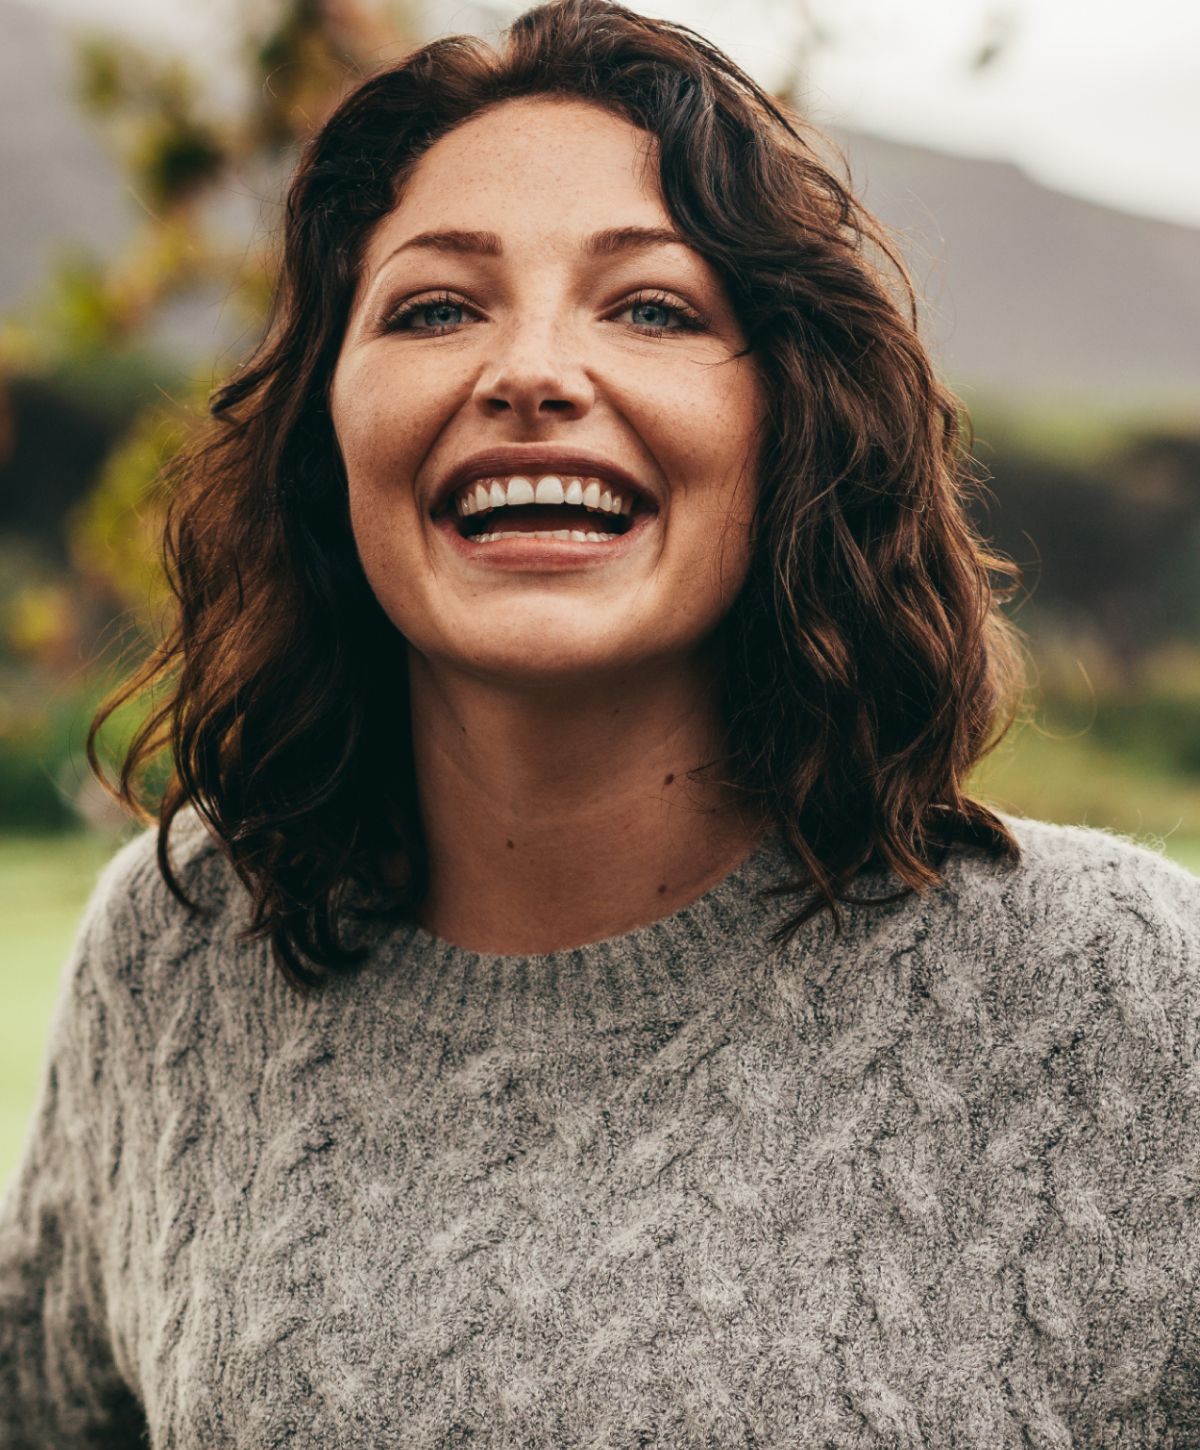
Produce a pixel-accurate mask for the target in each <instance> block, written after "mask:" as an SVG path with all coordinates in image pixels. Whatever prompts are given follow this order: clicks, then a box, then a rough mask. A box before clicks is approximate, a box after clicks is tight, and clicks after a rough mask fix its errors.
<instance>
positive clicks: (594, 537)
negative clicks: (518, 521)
mask: <svg viewBox="0 0 1200 1450" xmlns="http://www.w3.org/2000/svg"><path fill="white" fill-rule="evenodd" d="M468 537H469V538H470V539H471V541H472V543H475V544H490V543H493V542H494V541H495V540H496V539H512V538H516V537H517V535H516V534H515V533H514V532H513V531H512V530H511V529H508V530H506V531H505V532H504V533H499V534H470V535H468ZM520 537H521V538H525V539H574V540H575V541H576V542H577V543H588V544H606V543H607V542H608V541H609V539H619V538H620V537H621V536H620V534H595V533H585V532H584V530H583V529H549V530H547V529H531V530H529V531H528V532H527V533H523V534H521V535H520Z"/></svg>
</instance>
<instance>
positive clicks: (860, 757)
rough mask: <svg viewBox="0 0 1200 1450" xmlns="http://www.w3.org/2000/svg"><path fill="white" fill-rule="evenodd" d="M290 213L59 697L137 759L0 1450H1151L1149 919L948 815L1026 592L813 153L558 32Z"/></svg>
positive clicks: (346, 107) (1168, 1198) (1170, 1226)
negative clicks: (251, 331)
mask: <svg viewBox="0 0 1200 1450" xmlns="http://www.w3.org/2000/svg"><path fill="white" fill-rule="evenodd" d="M287 216H288V221H287V230H286V235H285V238H284V261H283V270H282V279H281V284H280V289H279V292H278V296H277V299H276V306H275V311H274V315H273V319H272V325H271V328H270V331H269V333H268V335H267V337H266V338H265V340H264V342H263V345H262V347H261V349H260V350H259V352H258V354H257V355H256V356H255V357H254V358H252V359H251V360H250V361H249V362H248V363H247V365H246V366H245V367H244V368H243V369H242V370H241V371H240V372H239V373H238V374H237V375H236V376H235V377H234V378H233V379H232V380H231V381H230V382H229V383H228V384H227V385H226V386H225V387H223V388H222V389H221V390H220V391H219V392H218V393H217V394H216V395H215V397H214V399H213V407H212V410H213V415H214V416H213V420H212V424H211V428H210V431H209V433H208V434H207V435H206V436H205V437H203V438H201V439H200V440H199V441H198V442H197V444H196V446H195V447H194V448H193V449H192V450H191V451H190V452H189V453H188V454H187V455H186V456H185V457H184V458H183V459H182V461H181V462H180V463H179V465H178V466H177V468H176V470H175V474H174V480H173V481H174V484H175V494H174V497H173V501H172V505H171V511H170V516H169V519H168V526H167V534H166V545H167V558H168V564H169V567H170V570H171V575H172V579H173V582H174V585H175V590H176V594H177V596H178V604H179V608H178V616H177V620H176V625H175V629H174V632H173V633H172V634H171V636H170V637H169V638H168V640H167V641H166V643H165V644H164V646H163V648H162V650H161V651H160V652H159V654H158V655H157V656H155V657H154V658H153V659H151V660H150V661H149V663H148V664H147V666H146V668H145V669H144V670H143V671H142V672H141V673H140V674H138V675H136V676H135V677H134V678H133V680H131V682H130V683H129V684H128V686H126V687H125V689H124V690H123V691H122V692H121V693H120V694H119V695H118V697H117V701H116V702H114V704H115V703H119V702H120V701H122V700H128V699H130V698H133V697H136V696H137V695H138V694H139V693H140V692H141V691H142V690H143V689H144V688H145V687H147V686H150V687H153V688H156V689H163V688H165V690H166V696H165V699H163V700H162V701H161V703H160V704H159V705H158V706H157V708H156V709H155V710H153V711H152V712H151V713H150V714H149V716H148V718H147V721H146V725H145V728H144V730H143V732H142V734H141V735H140V736H139V737H138V738H137V739H136V740H135V742H134V744H133V747H132V749H131V751H130V753H129V755H128V758H127V759H126V761H125V763H124V767H123V773H122V778H121V781H120V794H121V798H122V799H123V800H124V801H125V802H126V803H127V804H128V805H130V806H131V807H137V806H138V805H139V802H141V801H142V796H141V786H140V772H141V770H142V768H143V767H144V766H146V765H148V764H150V763H152V762H153V761H154V759H155V758H156V756H157V755H158V753H159V752H160V751H161V750H162V749H164V748H165V749H168V750H169V753H170V759H171V763H172V765H173V767H174V774H173V777H172V779H171V783H170V785H169V787H168V789H167V792H166V795H165V797H164V798H163V800H162V802H161V807H160V810H159V821H158V822H157V824H156V825H154V826H152V827H151V829H148V830H146V831H145V832H143V834H142V835H141V836H140V837H139V838H138V839H136V840H134V841H133V842H131V843H130V845H129V846H127V847H126V848H125V849H124V850H123V851H122V852H121V853H120V854H119V855H118V856H117V858H116V860H115V861H114V862H113V863H112V865H111V867H110V868H109V869H108V870H107V871H106V873H105V875H104V877H103V879H102V880H101V882H100V884H99V885H98V886H97V888H96V890H95V892H94V894H93V897H92V900H91V903H90V905H89V907H88V910H87V913H86V915H85V919H84V922H83V925H82V927H81V929H80V932H79V935H78V938H77V941H76V944H75V947H74V950H73V951H72V953H71V956H70V959H69V961H68V963H67V967H66V970H65V973H64V981H63V988H62V998H61V1004H60V1009H59V1013H58V1016H57V1019H56V1024H55V1028H54V1032H53V1035H52V1040H51V1044H50V1048H49V1053H48V1057H47V1062H46V1070H45V1076H44V1083H43V1091H42V1098H41V1104H40V1107H39V1110H38V1113H37V1116H36V1120H35V1124H34V1127H33V1130H32V1131H31V1133H30V1136H29V1140H28V1144H27V1147H26V1151H25V1156H24V1158H23V1160H22V1162H21V1165H20V1168H19V1171H18V1173H17V1176H16V1178H15V1180H14V1182H13V1184H12V1186H11V1188H10V1191H9V1193H8V1195H7V1197H6V1198H5V1200H4V1202H3V1204H2V1205H0V1447H10V1450H11V1447H16V1446H21V1447H25V1446H38V1447H44V1446H49V1445H53V1446H55V1447H57V1450H69V1447H75V1446H79V1447H82V1446H85V1445H87V1446H96V1445H102V1444H103V1445H113V1446H117V1445H121V1446H125V1445H129V1444H133V1443H143V1444H146V1443H148V1444H150V1445H153V1446H156V1447H157V1446H162V1447H166V1446H169V1445H170V1446H176V1445H178V1446H193V1445H196V1446H199V1445H203V1446H206V1447H207V1446H246V1447H256V1450H257V1447H261V1446H266V1445H281V1444H288V1445H291V1446H303V1447H308V1446H311V1447H330V1446H338V1447H351V1446H354V1447H357V1446H361V1447H364V1450H366V1447H371V1450H378V1447H380V1446H392V1445H403V1446H406V1447H414V1450H418V1447H429V1450H433V1447H444V1446H450V1445H463V1444H465V1443H467V1442H468V1441H470V1442H471V1444H472V1445H481V1446H482V1445H495V1446H512V1447H517V1446H520V1447H530V1446H537V1447H552V1446H553V1447H556V1450H557V1447H576V1446H578V1447H583V1446H596V1447H600V1446H604V1447H610V1446H611V1447H614V1450H617V1447H626V1446H634V1445H648V1444H652V1445H659V1446H667V1447H684V1446H696V1447H700V1446H708V1447H713V1450H717V1447H719V1450H732V1447H737V1446H746V1447H749V1446H760V1447H761V1446H771V1447H776V1446H778V1447H784V1446H788V1447H791V1446H795V1445H817V1444H819V1445H822V1446H831V1447H842V1446H845V1447H849V1446H868V1445H879V1446H883V1445H887V1446H905V1447H918V1446H920V1447H935V1450H936V1447H950V1446H978V1447H981V1450H982V1447H985V1446H986V1447H988V1450H993V1447H999V1446H1008V1445H1032V1444H1038V1445H1046V1446H1050V1445H1070V1444H1081V1445H1082V1444H1086V1445H1099V1444H1102V1443H1103V1444H1111V1445H1114V1446H1116V1445H1121V1446H1123V1447H1126V1450H1132V1447H1146V1450H1149V1447H1150V1446H1165V1445H1171V1444H1177V1445H1181V1446H1182V1445H1184V1444H1196V1443H1200V1375H1198V1374H1197V1370H1196V1365H1197V1362H1198V1361H1197V1354H1196V1349H1197V1344H1196V1340H1197V1333H1198V1332H1200V1325H1198V1323H1197V1315H1196V1309H1197V1302H1198V1295H1197V1291H1196V1286H1197V1284H1198V1283H1200V1198H1198V1197H1197V1195H1196V1194H1195V1193H1194V1192H1193V1191H1192V1189H1191V1187H1190V1186H1189V1185H1191V1184H1192V1183H1193V1181H1194V1178H1195V1169H1194V1158H1195V1151H1194V1144H1195V1142H1196V1140H1197V1130H1198V1128H1200V1121H1198V1117H1200V1114H1198V1111H1197V1093H1196V1087H1195V1084H1196V1082H1197V1080H1198V1079H1200V1072H1198V1071H1197V1067H1198V1064H1197V1057H1198V1055H1200V1023H1198V1021H1197V1010H1196V1005H1195V1004H1196V1002H1197V1001H1198V1000H1200V882H1197V881H1196V880H1195V879H1194V878H1192V877H1190V876H1188V875H1187V874H1186V873H1184V872H1183V871H1182V869H1180V868H1178V867H1176V866H1174V865H1172V864H1170V863H1169V862H1167V861H1165V860H1163V859H1162V858H1161V857H1159V856H1157V855H1155V854H1153V853H1152V852H1149V851H1147V850H1144V849H1143V848H1141V847H1139V846H1137V845H1136V844H1134V843H1132V842H1129V841H1126V840H1124V839H1122V838H1119V837H1115V836H1111V835H1109V834H1106V833H1103V832H1100V831H1093V830H1086V829H1083V828H1077V827H1064V826H1055V825H1050V824H1048V823H1045V822H1040V821H1035V820H1028V819H1023V818H1018V817H1012V816H1008V815H1005V814H1003V813H1001V812H998V811H995V810H993V809H991V808H989V807H988V806H987V805H985V804H983V803H981V802H978V801H975V800H973V799H971V798H970V797H969V796H968V795H966V794H965V791H964V782H965V780H966V778H967V774H968V772H969V771H970V769H971V767H972V766H973V765H974V764H975V762H976V761H978V760H979V758H980V757H981V756H982V755H983V754H984V753H985V752H986V750H987V749H988V748H989V746H990V745H991V744H993V743H994V742H995V741H996V740H997V739H999V738H1000V736H1001V735H1002V734H1003V732H1004V729H1005V728H1006V726H1007V724H1008V723H1010V721H1011V718H1012V717H1013V715H1014V713H1015V711H1016V710H1017V708H1018V707H1019V703H1020V698H1021V679H1020V668H1019V661H1020V651H1019V642H1018V637H1017V636H1016V634H1015V632H1014V630H1013V628H1012V626H1011V625H1010V624H1009V623H1008V622H1007V620H1006V619H1005V618H1004V616H1003V614H1002V613H1001V612H1000V607H999V606H1000V604H1001V603H1002V602H1003V601H1004V599H1005V598H1006V597H1007V593H1008V589H1009V588H1010V587H1011V585H1005V586H1004V587H1003V588H1001V587H1000V585H999V583H997V582H994V581H993V578H992V575H993V574H995V575H997V576H998V579H999V580H1000V581H1003V580H1005V579H1009V580H1011V579H1012V578H1013V577H1014V576H1015V574H1016V570H1015V568H1014V566H1013V565H1011V564H1010V563H1008V562H1006V561H1004V560H1001V559H1000V558H998V557H996V556H993V555H992V554H990V553H989V552H988V551H987V550H986V549H985V547H984V545H983V542H982V540H981V539H980V538H979V537H978V536H977V535H976V533H975V532H974V531H973V530H972V527H971V525H970V523H969V521H968V518H967V513H966V508H965V503H966V496H967V494H968V492H969V490H970V488H971V486H972V484H971V477H972V475H971V469H970V461H969V458H968V457H967V454H966V451H965V448H964V446H963V444H962V442H961V439H960V424H959V415H958V410H957V405H956V403H955V400H954V399H953V398H952V397H951V395H950V394H949V393H947V392H946V391H945V390H944V388H943V387H942V386H941V385H940V384H939V383H938V381H937V380H936V378H935V377H934V376H933V373H932V371H931V368H930V364H929V361H928V358H927V357H926V354H925V352H924V350H923V348H922V346H921V343H920V341H919V339H918V337H917V335H916V332H915V330H914V324H913V321H912V309H911V294H910V293H906V291H905V286H906V284H905V282H904V276H903V273H902V272H901V271H899V270H898V269H895V264H894V262H892V261H891V253H890V251H889V248H888V243H887V239H886V238H885V237H884V236H883V235H882V234H881V233H880V232H879V230H878V229H877V228H876V227H875V225H874V224H873V223H872V222H871V220H870V218H869V217H868V216H867V215H866V214H865V213H864V212H863V211H862V210H861V208H860V207H859V206H858V205H857V204H856V202H855V201H854V199H853V198H852V197H851V196H850V195H849V193H848V192H847V191H846V189H845V188H844V187H843V186H842V184H841V183H840V182H839V181H838V180H837V179H836V178H835V177H834V176H833V175H832V174H831V173H830V172H829V171H828V170H826V169H825V168H824V167H823V166H822V165H821V163H820V162H819V161H818V160H817V158H816V154H815V152H814V150H813V149H812V146H811V145H810V137H809V133H808V132H807V131H806V129H805V127H804V126H803V124H802V123H801V122H800V121H799V119H798V118H796V117H794V116H792V115H790V114H788V113H787V112H785V111H784V110H783V109H781V108H780V107H779V106H778V105H776V104H775V102H774V101H772V100H771V98H770V97H769V96H767V95H765V94H764V93H763V92H762V91H761V90H759V89H758V88H757V87H756V86H755V85H754V83H753V82H752V81H751V80H750V79H749V78H748V77H746V76H744V75H743V74H741V73H740V72H739V71H738V70H737V69H736V68H735V67H734V66H733V65H732V64H731V63H730V62H729V61H728V60H727V59H726V57H724V56H723V55H721V54H720V53H719V52H717V51H715V50H714V49H713V48H712V47H711V46H708V45H707V44H706V43H705V42H703V41H702V40H701V39H700V38H699V37H697V36H695V35H694V34H692V33H691V32H690V31H688V30H686V29H684V28H683V27H679V26H675V25H671V24H668V23H666V22H663V21H656V20H649V19H646V18H644V17H641V16H637V15H635V14H633V13H632V12H630V11H628V10H626V9H624V8H622V7H621V6H619V5H616V4H612V3H608V0H556V3H553V4H550V5H546V6H542V7H540V8H538V9H535V10H531V11H529V12H528V13H527V14H525V15H524V16H522V17H521V18H520V19H519V20H518V21H517V22H516V24H515V25H514V26H513V27H512V30H511V31H510V33H509V36H508V39H507V41H506V43H505V45H504V47H503V48H502V49H501V50H500V51H499V52H494V51H492V50H491V49H489V48H488V47H486V46H485V45H483V44H482V43H481V42H478V41H474V40H471V39H468V38H465V37H454V38H451V39H448V40H441V41H437V42H435V43H434V44H432V45H429V46H427V47H425V48H423V49H422V50H419V51H417V52H415V53H414V54H413V55H411V56H409V57H408V58H407V59H406V60H405V61H404V62H403V63H402V64H400V65H399V66H396V67H394V68H392V69H389V70H386V71H383V72H381V73H380V74H379V75H377V76H374V77H372V78H370V79H369V80H367V81H366V82H364V83H362V84H361V85H359V86H358V87H357V89H355V90H354V91H353V92H352V93H351V94H350V95H349V96H348V97H347V98H346V100H345V101H344V102H343V103H342V105H341V106H340V107H339V108H338V110H337V111H336V112H335V113H334V114H333V116H332V117H331V118H330V119H329V120H328V122H327V123H326V124H325V125H324V126H323V127H322V129H321V130H320V132H319V133H318V134H317V135H316V136H315V137H314V139H313V141H312V143H311V145H310V147H309V148H308V151H307V153H306V154H305V156H304V158H303V160H302V162H301V164H300V167H299V171H298V173H297V176H296V178H295V180H294V183H293V185H292V188H291V192H290V196H289V201H288V212H287ZM885 265H889V266H891V267H892V268H893V270H892V271H890V272H885V271H884V270H883V269H884V267H885ZM888 276H892V277H893V282H891V283H889V282H888V281H887V277H888ZM897 286H898V287H899V291H898V292H897V291H896V290H895V288H896V287H897ZM897 298H899V301H898V300H897ZM901 303H903V305H901ZM109 708H110V709H111V708H112V707H111V706H110V707H109ZM103 718H104V713H102V714H101V716H100V717H98V720H97V727H98V725H99V724H100V723H101V722H102V720H103ZM94 763H95V762H94ZM172 827H173V829H172Z"/></svg>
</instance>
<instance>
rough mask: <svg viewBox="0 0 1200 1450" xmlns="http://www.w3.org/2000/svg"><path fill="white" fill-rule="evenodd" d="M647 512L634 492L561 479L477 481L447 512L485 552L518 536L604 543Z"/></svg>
mask: <svg viewBox="0 0 1200 1450" xmlns="http://www.w3.org/2000/svg"><path fill="white" fill-rule="evenodd" d="M644 512H646V508H645V505H644V504H643V502H642V500H641V499H640V498H639V497H637V496H636V495H635V494H634V493H633V491H632V490H626V491H622V490H621V489H619V488H614V487H613V486H611V485H609V484H607V483H605V482H604V480H602V479H598V478H583V477H561V476H559V475H558V474H547V475H545V476H543V477H540V478H526V477H523V476H519V475H518V476H513V477H510V478H485V479H477V480H475V481H474V482H472V483H469V484H467V485H465V486H464V487H463V488H462V489H460V490H459V491H458V493H457V494H456V495H455V496H454V497H453V498H452V499H451V500H450V501H449V504H448V507H447V510H446V513H447V515H450V516H452V517H453V520H454V523H455V526H456V527H457V530H458V533H459V535H460V536H461V537H462V538H463V539H468V540H471V541H473V542H474V543H476V544H477V545H479V546H481V547H482V546H486V545H487V544H489V543H495V542H497V541H498V540H500V539H505V538H511V537H513V536H514V535H522V536H524V537H526V538H543V539H559V540H563V541H573V542H576V543H591V544H604V543H607V542H609V541H611V540H615V539H617V538H619V537H621V536H622V535H623V534H626V533H628V532H629V530H630V529H631V528H632V527H634V522H635V518H636V517H637V516H638V515H640V514H642V513H644Z"/></svg>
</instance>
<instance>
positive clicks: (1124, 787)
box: [0, 730, 1200, 1183]
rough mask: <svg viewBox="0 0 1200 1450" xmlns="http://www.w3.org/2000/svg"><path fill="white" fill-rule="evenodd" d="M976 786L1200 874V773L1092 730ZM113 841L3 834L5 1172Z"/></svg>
mask: <svg viewBox="0 0 1200 1450" xmlns="http://www.w3.org/2000/svg"><path fill="white" fill-rule="evenodd" d="M971 784H972V790H973V792H974V793H975V794H977V795H979V796H981V797H983V798H984V799H986V800H988V801H990V802H991V803H992V804H993V805H995V806H996V807H998V808H999V809H1001V810H1009V811H1012V812H1015V813H1016V814H1018V815H1028V816H1036V817H1039V818H1041V819H1043V820H1056V821H1064V822H1072V823H1080V824H1084V825H1091V826H1107V827H1110V828H1112V829H1115V830H1118V831H1121V832H1123V833H1124V834H1126V835H1130V836H1132V837H1134V839H1136V840H1138V841H1140V842H1141V843H1142V844H1144V845H1148V846H1151V847H1153V848H1154V849H1156V850H1160V851H1162V852H1163V854H1165V855H1167V856H1170V857H1171V858H1172V859H1174V860H1177V861H1179V862H1180V863H1181V864H1182V865H1184V866H1186V867H1187V868H1188V869H1189V870H1192V871H1195V872H1196V873H1197V874H1198V875H1200V779H1195V778H1191V777H1188V778H1185V779H1179V778H1170V777H1163V776H1158V775H1155V774H1154V772H1153V771H1152V770H1148V769H1147V768H1146V765H1145V762H1134V761H1130V760H1129V759H1128V758H1126V757H1124V756H1117V755H1109V754H1106V753H1105V752H1104V751H1103V750H1101V749H1100V748H1098V747H1097V746H1096V745H1095V744H1094V742H1090V741H1088V740H1087V739H1086V737H1075V738H1054V737H1051V736H1048V735H1044V734H1042V733H1039V732H1037V731H1031V730H1023V731H1021V732H1020V734H1019V735H1018V736H1017V737H1016V738H1015V739H1014V740H1013V742H1012V744H1011V745H1009V744H1008V743H1007V742H1006V744H1005V746H1004V747H1002V750H1001V751H1000V752H998V753H997V754H996V755H995V756H993V757H991V758H989V759H988V760H987V761H985V762H983V764H982V766H981V767H980V768H979V770H978V771H977V772H976V774H975V776H974V777H973V778H972V783H971ZM111 849H112V847H111V845H109V844H108V843H106V842H104V841H102V840H99V839H97V838H94V837H91V836H85V835H72V836H57V837H56V836H43V837H14V836H10V837H4V836H0V921H2V922H3V936H4V944H5V961H6V969H5V972H4V996H5V1011H4V1012H3V1013H2V1014H0V1183H3V1182H4V1181H6V1180H7V1178H8V1175H9V1173H10V1171H11V1169H12V1167H13V1165H14V1164H15V1162H16V1159H17V1156H18V1153H19V1151H20V1148H21V1144H22V1141H23V1139H24V1136H25V1132H26V1129H27V1126H28V1123H29V1117H30V1113H31V1110H32V1108H33V1105H34V1101H35V1097H36V1094H37V1090H38V1086H39V1081H40V1075H41V1063H42V1054H43V1050H44V1045H45V1039H46V1031H47V1027H48V1025H49V1021H50V1014H51V1011H52V1008H53V1005H54V1000H55V996H56V993H57V990H58V980H59V976H60V973H61V971H62V967H63V964H64V962H65V961H66V958H67V954H68V952H69V950H70V946H71V942H72V939H73V937H74V935H75V931H76V928H77V926H78V924H79V917H80V913H81V911H82V909H83V906H84V903H85V902H86V900H87V897H88V894H89V892H90V891H91V888H92V885H93V883H94V881H95V877H96V873H97V871H98V870H99V869H100V867H101V865H102V864H103V863H104V861H105V860H106V859H107V857H108V854H109V852H110V851H111Z"/></svg>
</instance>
